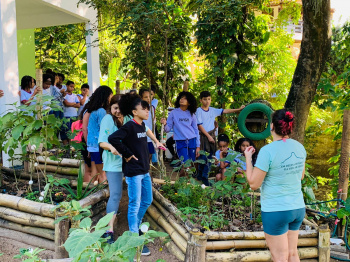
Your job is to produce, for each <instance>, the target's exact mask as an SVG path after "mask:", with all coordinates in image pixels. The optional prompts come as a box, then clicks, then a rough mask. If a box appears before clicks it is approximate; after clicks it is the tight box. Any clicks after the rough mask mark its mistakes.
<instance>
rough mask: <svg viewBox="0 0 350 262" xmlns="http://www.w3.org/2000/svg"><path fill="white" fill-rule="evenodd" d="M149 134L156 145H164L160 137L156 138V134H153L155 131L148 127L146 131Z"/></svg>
mask: <svg viewBox="0 0 350 262" xmlns="http://www.w3.org/2000/svg"><path fill="white" fill-rule="evenodd" d="M146 134H147V136H149V138H151V139H152V140H153V141H154V143H156V147H157V148H159V147H163V145H162V144H161V143H160V142H159V141H158V139H157V138H156V136H155V135H154V134H153V132H152V131H151V129H148V130H147V132H146Z"/></svg>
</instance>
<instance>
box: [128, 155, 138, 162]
mask: <svg viewBox="0 0 350 262" xmlns="http://www.w3.org/2000/svg"><path fill="white" fill-rule="evenodd" d="M132 158H133V159H135V160H138V159H137V158H136V156H134V155H132V156H131V157H129V158H125V161H126V162H129V161H130V160H131V159H132Z"/></svg>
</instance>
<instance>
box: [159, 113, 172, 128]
mask: <svg viewBox="0 0 350 262" xmlns="http://www.w3.org/2000/svg"><path fill="white" fill-rule="evenodd" d="M160 122H161V123H162V124H163V125H164V131H165V132H166V133H169V132H170V130H171V129H172V128H173V124H174V121H173V114H172V112H170V114H169V116H168V119H167V120H166V119H165V118H162V119H161V120H160Z"/></svg>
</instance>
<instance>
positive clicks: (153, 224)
mask: <svg viewBox="0 0 350 262" xmlns="http://www.w3.org/2000/svg"><path fill="white" fill-rule="evenodd" d="M145 219H146V221H147V222H149V224H150V226H151V228H152V229H153V230H156V231H160V232H165V231H164V230H163V228H161V227H160V226H159V225H158V224H157V222H156V221H154V219H153V218H152V217H151V216H150V215H149V214H147V213H146V214H145ZM160 240H161V241H162V242H165V246H166V247H167V249H168V250H169V252H170V253H171V254H173V255H174V256H175V257H176V258H177V259H178V260H180V261H185V254H184V253H183V252H182V251H181V249H180V248H178V247H177V245H176V244H175V243H174V242H173V241H166V238H165V237H161V238H160Z"/></svg>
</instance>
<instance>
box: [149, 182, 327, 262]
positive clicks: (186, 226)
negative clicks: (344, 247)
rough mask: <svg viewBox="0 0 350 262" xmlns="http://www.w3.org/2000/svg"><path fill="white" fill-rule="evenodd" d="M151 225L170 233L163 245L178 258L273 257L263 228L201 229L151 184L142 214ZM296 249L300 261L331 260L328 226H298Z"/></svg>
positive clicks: (250, 259) (192, 259) (194, 259)
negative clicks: (150, 196)
mask: <svg viewBox="0 0 350 262" xmlns="http://www.w3.org/2000/svg"><path fill="white" fill-rule="evenodd" d="M145 218H146V220H147V221H148V222H149V223H150V225H151V227H153V228H154V229H155V230H158V231H164V232H166V233H168V234H169V236H170V239H171V241H169V242H167V243H166V244H165V245H166V246H167V248H168V249H169V251H170V252H171V253H173V254H174V255H175V256H176V257H177V258H178V259H179V260H181V261H187V262H188V261H191V262H194V261H196V262H203V261H207V262H210V261H222V262H223V261H246V262H249V261H272V258H271V254H270V252H269V250H268V248H267V244H266V241H265V236H264V233H263V232H212V231H205V232H201V230H200V229H199V228H196V227H195V226H194V225H193V224H192V223H191V222H190V221H184V220H183V219H182V218H181V212H180V211H179V210H178V209H177V208H176V207H175V206H174V205H173V204H172V203H170V201H169V200H167V199H166V198H164V197H163V196H162V195H161V194H160V193H159V192H158V191H157V190H156V189H155V188H153V203H152V205H151V206H150V207H149V208H148V210H147V213H146V215H145ZM298 252H299V257H300V259H301V261H304V262H306V261H308V262H314V261H319V262H329V261H330V255H329V254H330V231H329V229H328V226H326V225H322V226H320V227H319V229H318V230H317V229H314V230H307V231H306V230H300V231H299V240H298Z"/></svg>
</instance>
